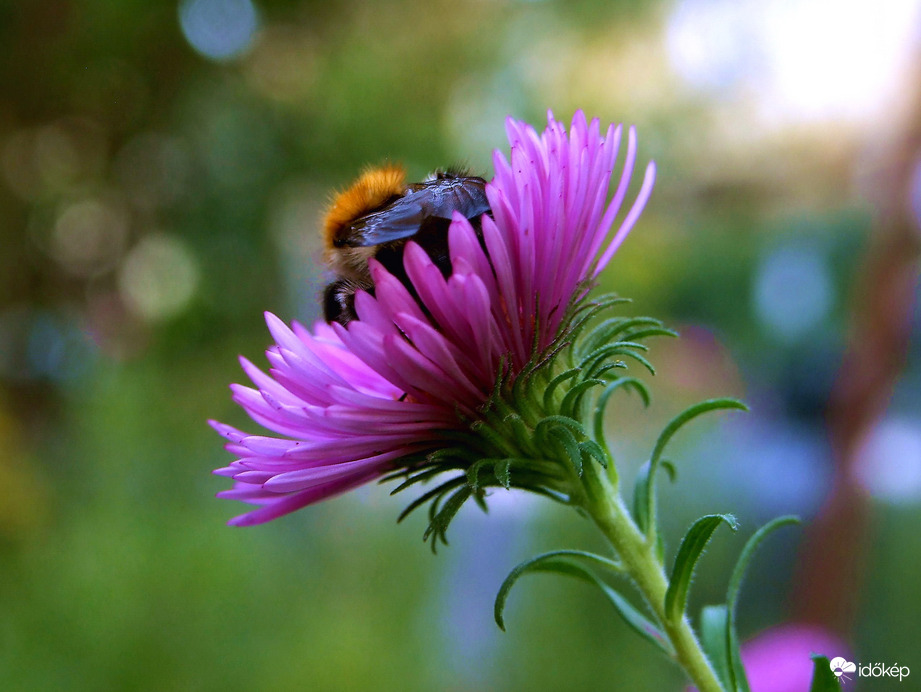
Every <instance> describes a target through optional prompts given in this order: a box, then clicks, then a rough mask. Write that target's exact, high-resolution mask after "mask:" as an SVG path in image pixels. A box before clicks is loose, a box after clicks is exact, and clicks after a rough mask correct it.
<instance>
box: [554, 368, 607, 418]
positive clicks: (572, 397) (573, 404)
mask: <svg viewBox="0 0 921 692" xmlns="http://www.w3.org/2000/svg"><path fill="white" fill-rule="evenodd" d="M599 384H606V381H605V380H599V379H597V378H592V379H588V380H583V381H582V382H579V384H577V385H575V386H573V388H572V389H570V390H569V391H568V392H566V396H564V397H563V401H562V402H561V403H560V413H562V414H563V415H564V416H570V417H571V418H582V415H581V411H580V410H579V409H580V404H581V403H582V398H583V397H584V396H585V392H587V391H588V390H589V389H591V388H592V387H597V386H598V385H599Z"/></svg>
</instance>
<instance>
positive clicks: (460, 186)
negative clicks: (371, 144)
mask: <svg viewBox="0 0 921 692" xmlns="http://www.w3.org/2000/svg"><path fill="white" fill-rule="evenodd" d="M454 212H459V213H460V214H462V215H463V216H464V217H465V218H466V219H467V220H468V221H470V223H471V224H472V225H473V227H474V229H475V230H476V233H477V236H478V237H479V238H480V241H481V242H482V232H481V217H482V215H483V214H490V213H491V210H490V207H489V200H488V199H487V197H486V181H485V180H484V179H483V178H478V177H473V176H466V175H462V174H459V172H454V171H449V172H441V173H436V174H435V175H434V176H433V177H432V178H431V179H429V180H426V181H424V182H421V183H413V184H411V185H408V186H407V187H406V190H405V192H404V194H403V195H402V196H400V197H398V198H396V199H393V200H392V201H388V202H387V203H386V204H384V206H382V207H381V208H379V209H376V210H374V211H372V212H370V213H368V214H365V215H364V216H361V217H359V218H356V219H354V220H353V221H352V222H350V223H346V224H345V225H343V226H342V232H341V234H340V235H337V236H336V237H335V239H334V240H333V245H334V247H337V248H341V252H343V253H350V254H349V255H348V256H350V257H353V258H355V259H354V261H353V262H352V263H351V264H350V265H349V266H351V267H352V268H353V269H352V270H350V271H352V275H351V276H344V274H345V272H343V273H341V274H340V278H339V279H338V280H336V281H334V282H333V283H331V284H330V285H329V286H327V287H326V291H325V293H324V296H323V311H324V314H325V316H326V320H327V321H328V322H334V321H335V322H339V323H341V324H348V323H349V322H350V321H351V320H353V319H356V318H357V315H356V314H355V292H356V291H357V290H359V289H361V290H365V291H368V292H369V293H372V294H373V292H374V285H373V282H372V281H371V277H370V274H369V273H368V272H367V269H366V263H367V258H368V257H371V256H373V258H374V259H375V260H377V261H378V262H380V263H381V264H382V265H383V266H384V268H385V269H387V271H389V272H390V273H391V274H392V275H393V276H395V277H396V278H397V279H398V280H399V281H400V282H401V283H403V284H404V285H405V286H406V287H407V289H409V291H410V292H411V293H412V294H413V296H414V297H416V298H418V296H417V295H416V292H415V290H414V289H413V286H412V283H411V282H410V281H409V278H408V277H407V275H406V269H405V268H404V266H403V251H404V249H405V247H406V243H407V242H409V241H410V240H412V241H413V242H415V243H418V244H419V246H420V247H421V248H422V249H423V250H425V252H426V253H427V254H428V256H429V257H430V258H431V259H432V262H433V263H434V264H435V266H437V267H438V268H439V270H441V273H442V274H443V275H444V276H445V277H446V278H447V277H448V276H449V275H450V274H451V259H450V253H449V250H448V229H449V228H450V225H451V219H452V217H453V215H454ZM358 253H364V254H363V255H361V254H358ZM343 256H345V255H343ZM359 258H361V259H360V260H359ZM343 264H345V263H343ZM359 264H360V265H361V266H362V267H365V269H361V268H360V267H358V265H359ZM353 270H354V271H353ZM359 270H360V271H359Z"/></svg>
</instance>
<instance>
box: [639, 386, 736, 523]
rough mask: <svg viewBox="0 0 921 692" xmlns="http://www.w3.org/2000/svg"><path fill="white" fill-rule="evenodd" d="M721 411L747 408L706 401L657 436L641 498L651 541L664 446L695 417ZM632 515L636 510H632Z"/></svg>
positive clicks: (727, 401) (728, 402) (733, 401)
mask: <svg viewBox="0 0 921 692" xmlns="http://www.w3.org/2000/svg"><path fill="white" fill-rule="evenodd" d="M721 409H739V410H742V411H747V410H748V407H747V406H746V405H745V404H743V403H742V402H741V401H738V400H736V399H708V400H707V401H701V402H700V403H699V404H695V405H694V406H691V407H689V408H687V409H685V410H684V411H682V412H681V413H679V414H678V415H677V416H675V417H674V418H673V419H672V420H671V421H670V422H669V424H668V425H666V426H665V429H664V430H663V431H662V433H661V434H660V435H659V439H657V440H656V445H655V447H654V448H653V450H652V456H650V458H649V464H650V470H649V474H648V482H647V483H646V484H645V489H644V490H645V498H642V502H643V503H644V504H645V505H646V510H645V512H646V516H647V519H648V520H649V524H648V525H647V527H646V532H647V536H648V538H649V539H650V540H651V539H652V535H653V532H654V531H655V524H656V522H655V506H654V505H655V494H656V492H655V491H656V469H657V468H658V466H659V463H660V460H661V459H662V453H663V452H664V451H665V447H666V445H668V443H669V441H670V440H671V439H672V437H674V436H675V433H677V432H678V431H679V430H680V429H681V428H682V427H683V426H684V425H685V424H686V423H688V422H690V421H691V420H693V419H694V418H697V416H700V415H703V414H704V413H709V412H710V411H718V410H721ZM634 513H636V509H635V508H634Z"/></svg>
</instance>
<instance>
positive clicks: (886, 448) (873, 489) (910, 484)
mask: <svg viewBox="0 0 921 692" xmlns="http://www.w3.org/2000/svg"><path fill="white" fill-rule="evenodd" d="M855 474H856V476H857V478H858V480H859V481H860V482H861V483H862V484H863V485H864V487H866V488H867V489H868V490H869V491H870V493H871V494H872V495H873V496H874V497H876V498H877V499H880V500H884V501H886V502H891V503H894V504H903V503H911V502H918V501H919V500H921V421H919V420H911V419H907V418H887V419H885V420H883V421H882V422H881V423H880V424H879V425H878V426H876V428H875V429H874V430H873V431H872V432H871V433H870V435H869V436H868V437H867V439H866V440H865V442H864V444H863V446H862V447H861V450H860V455H859V457H858V463H857V466H856V467H855Z"/></svg>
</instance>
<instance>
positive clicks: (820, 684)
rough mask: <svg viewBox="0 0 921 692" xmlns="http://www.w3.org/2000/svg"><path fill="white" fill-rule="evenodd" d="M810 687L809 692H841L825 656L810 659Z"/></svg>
mask: <svg viewBox="0 0 921 692" xmlns="http://www.w3.org/2000/svg"><path fill="white" fill-rule="evenodd" d="M812 664H813V667H812V685H810V686H809V692H841V682H840V681H839V680H838V678H837V676H836V675H835V674H834V673H833V672H832V670H831V664H830V663H829V661H828V658H826V657H825V656H813V657H812Z"/></svg>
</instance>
